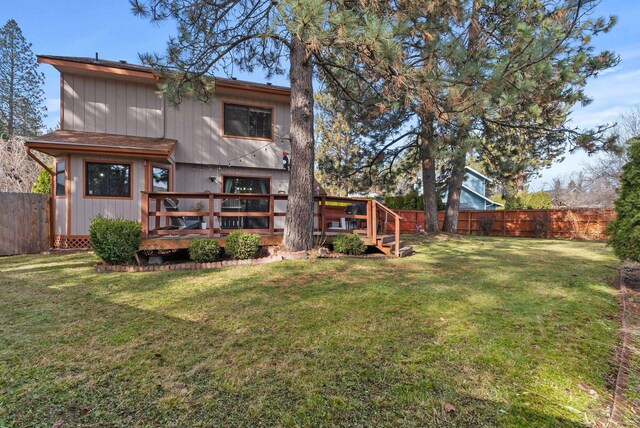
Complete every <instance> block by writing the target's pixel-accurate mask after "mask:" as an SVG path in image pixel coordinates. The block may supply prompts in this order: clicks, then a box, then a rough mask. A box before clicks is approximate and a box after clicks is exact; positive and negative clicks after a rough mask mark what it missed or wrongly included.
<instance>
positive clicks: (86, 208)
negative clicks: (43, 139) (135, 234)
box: [56, 155, 144, 235]
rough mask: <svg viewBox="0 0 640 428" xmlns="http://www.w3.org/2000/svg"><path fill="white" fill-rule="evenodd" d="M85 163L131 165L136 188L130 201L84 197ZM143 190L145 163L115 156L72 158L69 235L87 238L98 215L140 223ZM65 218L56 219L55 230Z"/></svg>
mask: <svg viewBox="0 0 640 428" xmlns="http://www.w3.org/2000/svg"><path fill="white" fill-rule="evenodd" d="M84 160H88V161H91V160H96V161H108V162H113V163H118V162H130V163H132V167H133V168H132V175H133V187H132V198H131V199H119V198H85V197H84V185H83V183H84V165H83V161H84ZM143 189H144V161H143V160H141V159H129V158H119V157H113V156H109V157H107V156H92V155H84V156H79V155H71V195H72V199H71V231H68V233H67V234H68V235H88V234H89V224H90V223H91V219H93V218H94V217H96V216H98V215H102V216H105V217H111V218H124V219H128V220H138V221H139V220H140V210H141V198H140V191H141V190H143ZM64 217H65V216H62V217H60V220H59V218H58V217H56V227H57V226H58V225H59V224H60V221H62V219H63V218H64Z"/></svg>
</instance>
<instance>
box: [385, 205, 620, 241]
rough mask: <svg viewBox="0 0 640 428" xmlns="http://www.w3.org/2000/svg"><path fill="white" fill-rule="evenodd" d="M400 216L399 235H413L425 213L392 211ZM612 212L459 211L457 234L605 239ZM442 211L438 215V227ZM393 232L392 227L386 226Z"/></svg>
mask: <svg viewBox="0 0 640 428" xmlns="http://www.w3.org/2000/svg"><path fill="white" fill-rule="evenodd" d="M395 211H396V212H397V213H398V214H400V215H401V216H402V220H401V221H400V232H401V233H416V232H417V231H418V230H421V229H422V227H423V224H424V213H423V212H422V211H413V210H395ZM615 215H616V214H615V211H614V210H612V209H586V208H585V209H557V210H553V209H552V210H496V211H460V214H459V216H458V225H457V227H458V230H457V232H458V233H461V234H466V235H481V234H483V230H482V225H483V224H484V225H486V227H487V229H488V228H490V229H491V235H492V236H522V237H531V238H534V237H546V238H565V239H605V238H606V237H607V236H606V234H605V232H604V231H605V229H606V227H607V225H608V224H609V222H610V221H611V220H613V219H614V218H615ZM443 219H444V212H443V211H440V212H438V221H439V222H440V227H442V222H443ZM387 228H388V230H390V231H393V230H394V226H393V224H388V225H387Z"/></svg>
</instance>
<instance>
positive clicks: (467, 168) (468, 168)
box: [464, 166, 493, 183]
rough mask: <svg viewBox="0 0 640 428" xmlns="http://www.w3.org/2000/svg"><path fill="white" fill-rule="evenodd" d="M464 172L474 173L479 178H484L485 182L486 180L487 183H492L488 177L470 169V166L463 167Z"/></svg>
mask: <svg viewBox="0 0 640 428" xmlns="http://www.w3.org/2000/svg"><path fill="white" fill-rule="evenodd" d="M464 169H465V170H467V171H471V172H472V173H474V174H475V175H477V176H478V177H480V178H484V179H485V180H487V181H488V182H489V183H491V182H493V180H492V179H490V178H489V177H487V176H486V175H484V174H482V173H481V172H479V171H476V170H475V169H473V168H471V167H470V166H465V167H464Z"/></svg>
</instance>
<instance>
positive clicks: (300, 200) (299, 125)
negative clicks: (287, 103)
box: [282, 37, 315, 251]
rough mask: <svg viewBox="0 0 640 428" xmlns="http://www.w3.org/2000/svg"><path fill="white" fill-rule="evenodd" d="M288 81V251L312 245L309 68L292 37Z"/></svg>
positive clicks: (302, 46) (302, 50) (312, 152)
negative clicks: (289, 143) (289, 151)
mask: <svg viewBox="0 0 640 428" xmlns="http://www.w3.org/2000/svg"><path fill="white" fill-rule="evenodd" d="M290 62H291V64H290V71H289V76H290V80H291V130H290V136H291V174H290V179H289V200H288V203H287V214H286V217H285V226H284V238H283V241H282V243H283V245H284V247H285V248H286V249H288V250H290V251H302V250H310V249H311V247H312V246H313V220H314V218H313V163H314V155H315V147H314V141H313V65H312V62H311V60H310V59H309V58H308V55H307V51H306V47H305V44H304V43H303V42H302V41H301V40H299V39H297V38H295V37H294V38H293V40H292V41H291V56H290Z"/></svg>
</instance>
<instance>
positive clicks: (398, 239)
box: [396, 215, 400, 257]
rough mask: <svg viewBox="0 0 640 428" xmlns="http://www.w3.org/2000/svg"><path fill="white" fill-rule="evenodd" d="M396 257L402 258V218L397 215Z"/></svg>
mask: <svg viewBox="0 0 640 428" xmlns="http://www.w3.org/2000/svg"><path fill="white" fill-rule="evenodd" d="M396 257H400V216H399V215H396Z"/></svg>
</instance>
